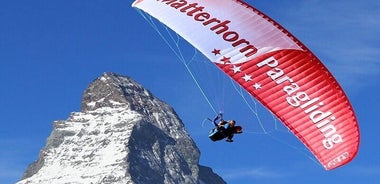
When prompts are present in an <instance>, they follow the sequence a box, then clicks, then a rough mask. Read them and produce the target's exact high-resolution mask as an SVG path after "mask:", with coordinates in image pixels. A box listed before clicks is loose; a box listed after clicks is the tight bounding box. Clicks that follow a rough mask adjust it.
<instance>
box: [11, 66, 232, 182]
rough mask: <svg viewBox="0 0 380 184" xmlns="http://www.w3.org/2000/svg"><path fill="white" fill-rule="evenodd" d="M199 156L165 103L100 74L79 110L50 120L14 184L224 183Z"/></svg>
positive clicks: (125, 79)
mask: <svg viewBox="0 0 380 184" xmlns="http://www.w3.org/2000/svg"><path fill="white" fill-rule="evenodd" d="M199 156H200V152H199V149H198V148H197V146H196V145H195V143H194V142H193V140H192V139H191V138H190V136H189V134H188V133H187V132H186V130H185V128H184V125H183V123H182V122H181V120H180V119H179V118H178V116H177V115H176V113H175V112H174V110H173V109H172V108H171V107H170V106H168V105H167V104H165V103H164V102H163V101H161V100H159V99H158V98H156V97H154V96H153V95H152V94H151V93H150V92H149V91H148V90H146V89H144V88H143V87H142V86H141V85H139V84H137V83H136V82H135V81H133V80H132V79H131V78H128V77H125V76H120V75H117V74H114V73H104V74H103V75H102V76H100V77H99V78H97V79H96V80H94V81H93V82H92V83H91V84H90V85H89V87H88V88H87V89H86V90H85V91H84V94H83V99H82V108H81V112H74V113H72V114H71V115H70V117H69V118H68V119H67V120H65V121H55V122H54V127H53V131H52V133H51V135H50V136H49V137H48V139H47V143H46V145H45V147H44V148H43V149H42V150H41V151H40V154H39V157H38V159H37V160H36V161H35V162H34V163H32V164H31V165H30V166H29V167H28V168H27V170H26V172H25V173H24V175H23V177H22V179H21V181H19V182H18V183H17V184H32V183H33V184H34V183H35V184H44V183H46V184H52V183H54V184H63V183H70V184H74V183H75V184H79V183H83V184H91V183H93V184H95V183H120V184H121V183H123V184H126V183H130V184H133V183H137V184H159V183H165V184H166V183H175V184H188V183H200V184H203V183H213V184H220V183H225V182H224V181H223V179H222V178H221V177H219V176H218V175H216V174H215V173H213V172H212V170H211V169H210V168H208V167H204V166H201V165H199Z"/></svg>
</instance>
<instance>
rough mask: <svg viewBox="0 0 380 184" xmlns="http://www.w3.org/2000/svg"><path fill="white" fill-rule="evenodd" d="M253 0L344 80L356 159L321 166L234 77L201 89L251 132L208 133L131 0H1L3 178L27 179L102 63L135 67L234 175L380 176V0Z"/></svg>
mask: <svg viewBox="0 0 380 184" xmlns="http://www.w3.org/2000/svg"><path fill="white" fill-rule="evenodd" d="M247 2H248V3H249V4H251V5H253V6H255V7H256V8H258V9H260V10H262V11H263V12H264V13H266V14H267V15H269V16H270V17H272V18H273V19H275V20H276V21H277V22H279V23H280V24H281V25H283V26H284V27H285V28H287V29H288V30H289V31H290V32H291V33H293V35H295V36H296V37H297V38H298V39H299V40H301V41H302V42H303V43H304V44H305V45H306V46H307V47H309V49H311V50H312V51H313V52H314V53H315V54H316V55H317V56H318V57H319V58H320V59H321V60H322V61H323V63H324V64H325V65H326V66H327V67H328V68H329V69H330V71H331V72H332V73H333V75H334V76H335V77H336V78H337V80H338V81H339V82H340V84H341V85H342V87H343V88H344V90H345V92H346V93H347V95H348V97H349V99H350V101H351V103H352V105H353V107H354V109H355V111H356V114H357V117H358V120H359V124H360V130H361V144H360V150H359V154H358V155H357V157H356V158H355V159H354V160H353V161H352V162H351V163H349V164H348V165H346V166H344V167H341V168H338V169H336V170H333V171H329V172H327V171H325V170H324V169H323V168H322V166H320V165H318V164H317V163H316V162H315V159H314V158H313V157H312V155H311V154H310V153H309V152H308V151H307V150H305V148H304V147H303V145H302V144H300V143H299V141H298V140H297V139H296V138H294V137H293V136H292V135H291V134H290V133H288V132H286V129H285V128H284V127H282V125H281V123H280V122H278V121H276V120H275V119H273V117H272V116H271V115H270V114H269V113H268V112H267V111H266V110H265V109H263V108H262V107H261V106H260V105H259V104H257V106H256V107H257V110H255V112H257V115H256V114H253V113H252V112H251V111H250V110H249V109H248V108H247V106H246V105H245V104H244V102H242V100H241V98H240V97H239V95H237V92H236V91H235V90H232V89H231V88H232V87H231V86H230V84H226V88H227V89H226V91H225V92H223V95H222V97H220V95H217V94H218V93H219V92H218V91H217V90H216V92H215V89H218V88H220V86H218V85H217V84H213V85H211V86H210V85H205V86H203V88H204V89H205V91H206V93H207V94H209V95H211V97H210V98H211V100H213V101H212V103H215V104H218V102H220V101H221V100H222V101H223V103H221V104H222V105H220V106H218V107H220V108H222V109H223V110H224V112H225V118H226V119H228V118H234V119H236V120H237V121H238V123H240V124H241V125H243V126H244V129H245V133H244V134H241V135H239V136H236V137H235V142H234V143H233V144H229V143H225V142H218V143H214V142H211V141H209V139H208V138H207V134H208V130H209V129H210V128H211V125H210V124H208V123H203V120H204V119H205V118H206V117H212V116H213V115H214V114H213V111H212V110H211V109H210V106H209V105H208V103H207V102H206V101H205V99H204V98H203V97H202V95H201V93H200V92H199V90H198V88H197V87H196V86H195V84H194V81H193V80H192V79H191V77H190V75H189V74H188V73H187V71H186V68H185V67H184V65H183V64H182V63H181V62H180V61H178V59H177V58H176V56H175V55H174V54H173V52H172V51H170V49H169V48H168V46H167V45H166V44H165V43H164V41H162V39H161V38H160V37H159V36H158V34H157V33H156V32H155V31H154V30H153V29H152V28H151V27H150V26H149V24H148V23H147V22H146V21H145V20H144V19H143V18H142V16H141V15H139V13H138V12H137V11H136V10H134V9H133V8H131V6H130V5H131V3H132V2H130V1H122V0H113V1H100V0H93V1H85V0H80V1H78V0H76V1H74V0H69V1H62V0H61V1H57V0H56V1H42V0H34V1H27V0H16V1H0V23H1V29H0V79H1V90H0V106H1V107H0V114H1V122H2V128H1V129H0V147H1V149H0V183H3V184H8V183H14V182H15V181H17V180H18V179H19V178H20V177H21V175H22V173H23V172H24V171H25V169H26V167H27V166H28V164H30V163H32V162H33V161H34V160H35V159H36V158H37V157H38V153H39V150H40V149H41V148H42V147H43V146H44V145H45V141H46V138H47V137H48V136H49V134H50V132H51V130H52V122H53V121H54V120H61V119H63V120H64V119H66V118H68V117H69V115H70V112H75V111H79V110H80V100H81V95H82V93H83V91H84V90H85V88H86V87H87V85H88V84H89V83H90V82H91V81H92V80H94V79H95V78H96V77H98V76H100V75H101V74H102V73H103V72H116V73H119V74H122V75H127V76H130V77H132V78H133V79H135V80H136V81H137V82H139V83H141V84H142V85H143V86H144V87H146V88H147V89H149V90H150V91H152V92H153V94H155V95H156V96H157V97H159V98H160V99H162V100H164V101H165V102H167V103H168V104H170V105H171V106H173V107H174V109H175V110H176V112H177V113H178V114H179V116H180V117H181V119H182V120H183V122H184V124H185V125H186V128H187V130H188V131H189V133H190V134H191V136H192V138H193V139H194V140H195V141H196V144H197V145H198V147H199V148H200V150H201V153H202V154H201V161H200V162H201V164H203V165H206V166H209V167H212V168H213V170H214V171H215V172H217V173H218V174H219V175H221V176H223V177H224V179H225V180H226V181H227V182H228V183H306V182H309V183H310V182H318V183H359V182H360V183H379V182H380V157H379V155H380V148H378V145H379V144H380V136H379V133H378V131H379V130H380V124H379V123H378V122H379V121H380V118H379V116H378V114H379V112H378V111H379V109H380V108H379V103H380V98H379V96H378V93H379V92H380V90H379V88H380V87H379V84H380V82H379V79H380V61H379V59H378V58H380V49H379V46H378V43H379V42H380V37H379V36H378V35H379V32H380V22H379V21H378V20H379V19H380V13H379V12H380V2H379V1H377V0H367V1H354V0H345V1H343V0H336V1H319V0H309V1H300V2H295V1H283V0H273V1H270V2H267V1H253V0H249V1H247ZM183 49H184V50H186V49H187V47H186V46H184V47H183ZM207 75H208V74H207ZM201 82H205V83H204V84H207V81H206V80H202V79H201ZM223 104H224V105H223ZM251 104H253V107H254V106H255V103H254V102H251ZM261 126H263V127H264V129H263V128H261ZM264 130H265V131H264Z"/></svg>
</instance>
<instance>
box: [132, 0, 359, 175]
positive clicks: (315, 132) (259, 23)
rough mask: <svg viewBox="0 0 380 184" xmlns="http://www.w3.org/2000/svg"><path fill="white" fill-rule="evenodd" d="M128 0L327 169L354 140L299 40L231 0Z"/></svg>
mask: <svg viewBox="0 0 380 184" xmlns="http://www.w3.org/2000/svg"><path fill="white" fill-rule="evenodd" d="M132 6H133V7H136V8H138V9H141V10H143V11H144V12H146V13H148V14H150V15H151V16H153V17H155V18H156V19H158V20H159V21H161V22H162V23H164V24H165V25H166V26H168V27H170V28H171V29H172V30H174V31H175V32H176V33H177V34H179V35H181V36H182V37H183V38H184V39H186V40H187V41H188V42H189V43H191V44H192V45H193V46H194V47H196V48H197V49H198V50H199V51H200V52H202V53H203V54H204V55H205V56H206V57H207V58H209V59H210V61H211V62H214V63H215V64H216V65H217V66H218V67H219V68H220V69H221V70H223V71H224V72H225V73H226V74H227V75H229V76H230V77H231V78H233V79H234V80H235V81H236V82H237V83H239V84H240V85H241V86H242V87H243V88H244V89H246V90H247V91H248V92H249V93H250V94H251V95H252V96H254V97H255V98H256V99H258V100H259V101H260V102H261V103H262V104H263V105H265V106H266V107H267V108H268V109H269V110H270V111H271V112H272V113H273V114H275V115H276V116H277V117H278V118H279V119H280V120H281V121H282V122H283V123H284V124H285V125H286V126H287V127H288V128H289V129H290V130H291V131H292V132H293V133H294V134H295V135H296V136H297V137H298V138H299V139H300V140H301V141H302V142H303V143H304V144H305V145H306V146H307V147H308V148H309V149H310V151H311V152H312V153H313V154H314V155H315V157H316V158H317V159H318V160H319V161H320V163H321V164H322V165H323V166H324V167H325V169H327V170H331V169H334V168H336V167H339V166H341V165H344V164H346V163H348V162H349V161H351V160H352V159H353V158H354V157H355V155H356V154H357V151H358V147H359V137H360V136H359V128H358V124H357V120H356V117H355V114H354V111H353V109H352V107H351V105H350V102H349V101H348V98H347V96H346V95H345V93H344V92H343V90H342V88H341V87H340V86H339V84H338V82H337V81H336V80H335V78H334V77H333V76H332V75H331V73H330V72H329V71H328V70H327V68H326V67H325V66H324V65H323V64H322V63H321V62H320V60H319V59H318V58H317V57H316V56H315V55H314V54H313V53H311V52H310V51H309V50H308V49H307V48H306V47H305V46H304V45H303V44H302V43H301V42H300V41H298V40H297V39H296V38H295V37H293V36H292V35H291V34H290V33H289V32H287V31H286V30H285V29H284V28H283V27H282V26H280V25H279V24H277V23H276V22H275V21H273V20H272V19H271V18H269V17H267V16H266V15H264V14H263V13H261V12H260V11H258V10H257V9H255V8H253V7H252V6H250V5H248V4H246V3H244V2H241V1H238V0H218V1H210V0H188V1H184V0H137V1H135V2H134V3H133V5H132Z"/></svg>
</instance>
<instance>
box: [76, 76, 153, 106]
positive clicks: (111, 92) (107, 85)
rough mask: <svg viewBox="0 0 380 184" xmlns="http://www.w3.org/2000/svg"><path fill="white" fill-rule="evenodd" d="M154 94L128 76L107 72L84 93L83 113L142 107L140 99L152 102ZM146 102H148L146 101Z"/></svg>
mask: <svg viewBox="0 0 380 184" xmlns="http://www.w3.org/2000/svg"><path fill="white" fill-rule="evenodd" d="M152 98H153V96H152V94H151V93H150V92H149V91H148V90H146V89H145V88H143V87H142V86H141V85H140V84H138V83H137V82H135V81H134V80H132V79H131V78H129V77H127V76H122V75H119V74H116V73H110V72H106V73H103V75H102V76H100V77H98V78H97V79H96V80H94V81H93V82H92V83H91V84H90V85H89V86H88V88H87V89H86V90H85V91H84V93H83V97H82V108H81V110H82V112H86V111H92V110H95V109H98V108H102V107H117V106H128V107H130V108H132V109H133V108H135V107H136V106H139V105H142V104H140V103H142V102H143V101H138V100H139V99H147V100H151V99H152ZM144 101H146V100H144Z"/></svg>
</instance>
